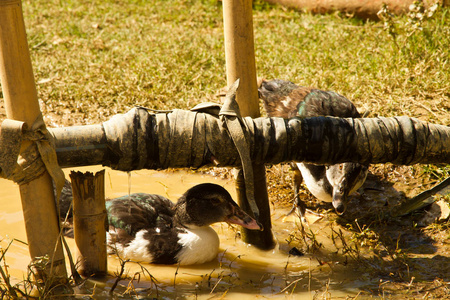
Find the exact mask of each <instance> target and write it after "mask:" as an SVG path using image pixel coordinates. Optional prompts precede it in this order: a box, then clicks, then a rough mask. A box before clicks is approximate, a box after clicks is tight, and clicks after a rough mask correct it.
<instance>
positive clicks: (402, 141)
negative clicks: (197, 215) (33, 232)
mask: <svg viewBox="0 0 450 300" xmlns="http://www.w3.org/2000/svg"><path fill="white" fill-rule="evenodd" d="M92 126H95V127H96V129H95V130H93V129H92ZM243 126H244V128H245V132H247V133H248V136H249V138H250V141H249V145H250V156H251V159H252V161H253V162H257V163H267V164H277V163H282V162H288V161H306V162H311V163H319V164H333V163H340V162H345V161H351V162H360V163H364V164H368V163H387V162H391V163H394V164H399V165H411V164H416V163H450V127H448V126H443V125H436V124H431V123H427V122H423V121H420V120H418V119H414V118H408V117H398V118H361V119H339V118H333V117H316V118H305V119H300V118H292V119H287V120H284V119H281V118H256V119H252V118H244V119H243ZM73 129H74V130H66V129H65V128H53V129H51V132H52V133H53V135H54V136H55V141H56V148H57V154H58V161H59V164H60V165H61V166H62V167H65V166H68V165H70V166H76V165H86V164H85V161H89V162H90V163H92V164H102V165H105V166H110V167H111V168H113V169H117V170H123V171H129V170H137V169H142V168H146V169H165V168H170V167H174V168H180V167H194V168H199V167H201V166H205V165H211V164H212V163H213V162H215V163H218V164H220V165H222V166H230V167H234V166H240V158H239V155H238V152H237V150H236V149H235V148H234V144H233V141H232V139H231V137H230V135H229V133H228V132H227V130H226V128H224V127H223V124H222V122H221V121H220V119H219V118H218V117H217V116H215V115H210V114H207V113H202V112H193V111H183V110H174V111H173V112H171V113H167V114H166V113H158V114H149V113H147V112H146V111H145V110H144V109H137V108H135V109H132V110H131V111H129V112H128V113H127V114H124V115H116V116H114V117H113V118H112V119H111V120H110V121H107V122H105V123H103V124H100V125H90V126H89V127H87V126H79V127H74V128H73ZM84 129H86V133H95V134H96V135H95V136H83V133H82V132H84ZM74 132H76V136H77V141H78V142H77V143H78V145H77V147H78V149H77V147H73V144H74V142H73V141H74V138H73V136H72V133H74ZM67 145H69V147H68V148H67ZM88 148H95V149H96V150H95V151H94V153H95V155H94V157H90V156H89V155H90V154H92V153H91V152H89V151H86V150H85V149H88ZM100 152H101V154H99V153H100ZM74 157H75V158H76V160H75V159H74ZM93 158H95V159H93Z"/></svg>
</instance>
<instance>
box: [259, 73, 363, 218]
mask: <svg viewBox="0 0 450 300" xmlns="http://www.w3.org/2000/svg"><path fill="white" fill-rule="evenodd" d="M258 92H259V97H260V98H261V99H262V100H263V101H264V108H265V109H266V111H267V114H268V115H269V117H281V118H293V117H296V116H298V117H302V118H307V117H318V116H334V117H340V118H359V117H361V116H360V114H359V113H358V111H357V109H356V107H355V106H354V105H353V103H352V102H351V101H350V100H348V99H347V98H345V97H344V96H341V95H339V94H337V93H335V92H331V91H322V90H318V89H314V88H308V87H302V86H298V85H296V84H294V83H292V82H290V81H286V80H280V79H275V80H270V81H262V83H261V86H260V87H259V89H258ZM292 168H293V170H294V193H295V203H294V207H295V206H296V207H297V209H298V213H299V215H300V218H301V219H302V221H304V220H305V218H304V217H305V212H306V206H305V204H304V203H303V201H302V200H300V197H299V188H300V184H301V183H302V180H304V181H305V184H306V186H307V187H308V190H309V191H310V192H311V194H313V195H314V196H315V197H316V198H317V199H319V200H321V201H325V202H332V204H333V207H334V208H335V210H336V212H337V213H338V214H343V213H344V211H345V209H346V207H347V202H348V198H347V196H348V195H350V194H351V193H353V192H355V191H356V190H357V189H358V188H360V187H361V185H362V184H363V183H364V181H365V180H366V176H367V172H368V166H366V165H361V164H359V163H341V164H335V165H315V164H307V163H300V162H299V163H293V164H292Z"/></svg>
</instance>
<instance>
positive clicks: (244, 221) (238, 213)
mask: <svg viewBox="0 0 450 300" xmlns="http://www.w3.org/2000/svg"><path fill="white" fill-rule="evenodd" d="M225 222H227V223H231V224H236V225H241V226H242V227H244V228H247V229H252V230H263V226H262V225H261V224H260V223H259V222H258V221H256V220H255V219H253V218H252V217H250V216H249V215H248V214H247V213H246V212H244V211H243V210H242V209H241V208H239V207H233V213H232V214H231V215H229V216H228V217H227V219H226V220H225Z"/></svg>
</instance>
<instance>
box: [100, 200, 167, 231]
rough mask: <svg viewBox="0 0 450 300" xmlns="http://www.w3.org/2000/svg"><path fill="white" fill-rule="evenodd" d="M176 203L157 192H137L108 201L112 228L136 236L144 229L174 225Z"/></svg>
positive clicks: (108, 213) (160, 228) (109, 219)
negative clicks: (156, 193)
mask: <svg viewBox="0 0 450 300" xmlns="http://www.w3.org/2000/svg"><path fill="white" fill-rule="evenodd" d="M174 206H175V205H174V203H173V202H172V201H170V200H169V199H167V198H165V197H163V196H160V195H155V194H145V193H135V194H131V195H129V196H128V195H127V196H122V197H119V198H115V199H112V200H109V201H106V211H107V215H108V223H109V227H110V230H111V229H115V230H117V229H121V230H124V231H125V232H126V233H127V234H128V235H130V236H133V237H134V236H135V235H136V233H137V232H139V231H140V230H142V229H146V230H150V231H151V230H156V229H157V228H158V229H159V231H161V230H165V229H170V228H172V227H173V222H172V220H173V215H174Z"/></svg>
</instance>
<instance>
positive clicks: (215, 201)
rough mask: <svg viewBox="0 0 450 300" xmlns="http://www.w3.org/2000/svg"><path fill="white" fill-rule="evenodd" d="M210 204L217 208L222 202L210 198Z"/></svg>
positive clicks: (218, 199)
mask: <svg viewBox="0 0 450 300" xmlns="http://www.w3.org/2000/svg"><path fill="white" fill-rule="evenodd" d="M211 203H212V205H214V206H219V205H221V204H222V200H221V199H220V198H211Z"/></svg>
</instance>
